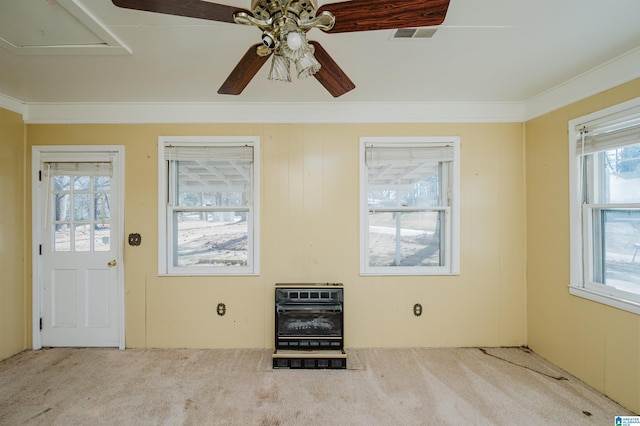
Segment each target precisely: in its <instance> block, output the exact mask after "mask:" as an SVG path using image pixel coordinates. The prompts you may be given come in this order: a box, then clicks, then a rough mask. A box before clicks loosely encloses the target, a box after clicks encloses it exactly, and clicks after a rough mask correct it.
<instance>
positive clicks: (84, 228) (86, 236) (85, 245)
mask: <svg viewBox="0 0 640 426" xmlns="http://www.w3.org/2000/svg"><path fill="white" fill-rule="evenodd" d="M73 229H74V251H91V244H90V243H91V238H90V234H91V225H89V224H83V225H74V226H73Z"/></svg>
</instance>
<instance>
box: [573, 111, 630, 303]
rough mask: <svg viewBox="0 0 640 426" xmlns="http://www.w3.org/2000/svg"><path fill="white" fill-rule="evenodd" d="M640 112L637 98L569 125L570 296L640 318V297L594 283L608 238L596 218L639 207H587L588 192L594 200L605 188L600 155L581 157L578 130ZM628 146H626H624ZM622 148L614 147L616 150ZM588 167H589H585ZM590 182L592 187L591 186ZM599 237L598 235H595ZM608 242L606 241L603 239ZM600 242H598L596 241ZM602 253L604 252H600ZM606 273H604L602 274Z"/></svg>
mask: <svg viewBox="0 0 640 426" xmlns="http://www.w3.org/2000/svg"><path fill="white" fill-rule="evenodd" d="M638 112H640V98H636V99H633V100H630V101H627V102H624V103H621V104H618V105H614V106H612V107H609V108H605V109H603V110H600V111H596V112H594V113H592V114H588V115H585V116H582V117H579V118H576V119H573V120H571V121H569V124H568V135H569V186H570V188H569V194H570V199H569V200H570V203H569V204H570V205H569V214H570V229H569V234H570V282H569V293H570V294H572V295H574V296H578V297H582V298H585V299H588V300H591V301H594V302H598V303H602V304H604V305H607V306H612V307H615V308H618V309H622V310H625V311H628V312H632V313H635V314H640V294H634V293H631V292H626V291H622V290H619V289H616V288H614V287H612V286H607V285H603V284H601V283H598V282H596V281H595V280H594V279H593V276H594V275H595V273H594V264H595V263H597V264H599V265H601V264H602V263H603V259H602V258H599V259H595V254H594V252H595V251H596V250H595V246H594V244H596V243H597V244H598V247H601V246H602V240H601V239H597V237H598V236H604V233H605V232H604V230H603V226H602V225H599V226H596V225H595V224H594V222H593V217H594V213H595V215H598V216H599V215H603V214H604V212H606V211H610V210H625V209H632V210H635V209H639V208H640V202H639V203H601V202H599V201H600V200H595V198H590V199H593V200H594V201H596V202H594V203H592V204H587V203H583V198H584V192H585V191H587V196H591V197H593V192H594V191H598V190H599V188H595V186H597V184H601V180H602V176H601V175H602V173H601V168H599V167H597V164H596V165H594V163H598V162H599V160H598V159H597V158H596V156H597V155H598V152H593V153H591V152H590V153H578V152H577V151H578V149H579V146H578V140H579V139H580V132H579V130H578V129H580V128H582V127H585V126H586V127H589V126H594V125H598V124H600V123H608V122H610V121H615V120H620V119H623V118H624V117H625V116H629V117H630V116H633V115H635V114H638ZM621 145H622V146H624V143H622V142H621ZM616 146H619V145H615V144H614V145H613V146H612V148H614V147H616ZM586 155H592V160H591V161H588V162H585V160H584V158H583V157H585V156H586ZM585 164H586V166H585ZM590 181H593V182H592V185H591V186H587V185H588V183H589V182H590ZM594 234H597V235H594ZM602 238H604V237H602ZM596 239H597V241H596ZM600 252H602V250H601V249H600ZM601 273H602V272H601Z"/></svg>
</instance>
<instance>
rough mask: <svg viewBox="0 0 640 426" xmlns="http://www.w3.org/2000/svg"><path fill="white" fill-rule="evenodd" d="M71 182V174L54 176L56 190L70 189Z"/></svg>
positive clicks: (54, 188)
mask: <svg viewBox="0 0 640 426" xmlns="http://www.w3.org/2000/svg"><path fill="white" fill-rule="evenodd" d="M70 184H71V176H53V190H54V191H68V190H69V185H70Z"/></svg>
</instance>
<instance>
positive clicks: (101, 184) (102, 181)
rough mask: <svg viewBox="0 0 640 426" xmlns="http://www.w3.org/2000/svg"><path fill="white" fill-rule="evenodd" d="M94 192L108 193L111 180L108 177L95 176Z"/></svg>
mask: <svg viewBox="0 0 640 426" xmlns="http://www.w3.org/2000/svg"><path fill="white" fill-rule="evenodd" d="M93 189H94V190H95V191H108V190H110V189H111V178H110V177H109V176H95V177H94V182H93Z"/></svg>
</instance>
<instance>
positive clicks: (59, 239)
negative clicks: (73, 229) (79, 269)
mask: <svg viewBox="0 0 640 426" xmlns="http://www.w3.org/2000/svg"><path fill="white" fill-rule="evenodd" d="M53 226H54V228H55V231H54V239H53V251H71V235H70V233H69V225H68V224H66V223H58V224H55V225H53Z"/></svg>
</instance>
